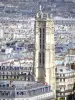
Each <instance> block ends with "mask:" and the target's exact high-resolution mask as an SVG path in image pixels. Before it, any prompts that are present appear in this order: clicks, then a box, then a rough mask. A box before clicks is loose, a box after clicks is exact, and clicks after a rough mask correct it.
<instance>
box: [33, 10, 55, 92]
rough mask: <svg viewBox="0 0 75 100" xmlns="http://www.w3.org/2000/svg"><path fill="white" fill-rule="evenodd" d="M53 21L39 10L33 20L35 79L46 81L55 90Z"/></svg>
mask: <svg viewBox="0 0 75 100" xmlns="http://www.w3.org/2000/svg"><path fill="white" fill-rule="evenodd" d="M54 56H55V48H54V26H53V21H52V20H51V19H50V18H49V17H48V15H47V14H46V15H44V14H43V12H42V11H41V9H40V11H39V13H38V14H37V16H36V20H35V58H34V73H35V80H38V81H40V82H43V83H47V84H49V85H51V86H52V88H53V90H54V92H55V91H56V81H55V79H56V78H55V63H54Z"/></svg>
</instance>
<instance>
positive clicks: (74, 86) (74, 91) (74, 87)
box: [73, 82, 75, 93]
mask: <svg viewBox="0 0 75 100" xmlns="http://www.w3.org/2000/svg"><path fill="white" fill-rule="evenodd" d="M73 93H75V82H74V85H73Z"/></svg>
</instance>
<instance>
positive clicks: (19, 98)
mask: <svg viewBox="0 0 75 100" xmlns="http://www.w3.org/2000/svg"><path fill="white" fill-rule="evenodd" d="M0 100H54V93H53V91H52V90H51V86H48V85H44V84H42V83H39V82H32V81H31V82H25V81H19V82H18V81H13V82H11V83H10V81H0Z"/></svg>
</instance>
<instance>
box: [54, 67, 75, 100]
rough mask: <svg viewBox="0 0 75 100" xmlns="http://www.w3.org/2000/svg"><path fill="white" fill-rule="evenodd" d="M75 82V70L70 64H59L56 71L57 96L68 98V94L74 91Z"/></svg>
mask: <svg viewBox="0 0 75 100" xmlns="http://www.w3.org/2000/svg"><path fill="white" fill-rule="evenodd" d="M74 82H75V70H72V69H71V68H70V66H68V67H64V66H58V67H57V71H56V97H57V98H64V99H65V100H67V97H68V95H70V94H71V93H72V92H73V85H74Z"/></svg>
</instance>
